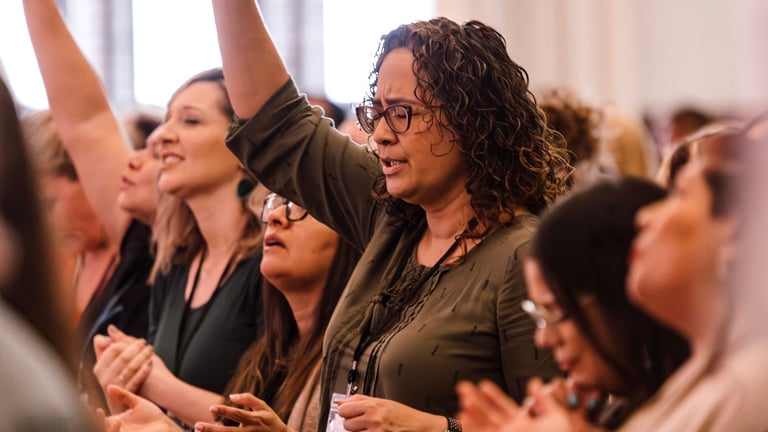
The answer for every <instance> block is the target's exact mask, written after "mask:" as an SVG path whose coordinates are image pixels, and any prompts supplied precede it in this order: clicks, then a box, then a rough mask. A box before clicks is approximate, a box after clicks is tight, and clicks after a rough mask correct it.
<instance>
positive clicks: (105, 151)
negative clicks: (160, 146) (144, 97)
mask: <svg viewBox="0 0 768 432" xmlns="http://www.w3.org/2000/svg"><path fill="white" fill-rule="evenodd" d="M24 14H25V16H26V20H27V27H28V30H29V35H30V38H31V39H32V46H33V47H34V50H35V55H36V56H37V62H38V65H39V67H40V72H41V74H42V77H43V83H44V84H45V89H46V92H47V93H48V103H49V105H50V109H51V115H52V117H53V120H54V122H55V123H56V130H57V132H58V134H59V136H60V138H61V141H62V144H63V145H64V147H65V148H66V150H67V152H68V153H69V156H70V158H71V159H72V162H73V163H74V165H75V168H76V169H77V174H78V176H79V178H80V182H81V184H82V185H83V188H84V189H85V192H86V195H87V197H88V200H89V201H90V204H91V206H92V207H93V209H94V211H95V212H96V214H97V215H98V217H99V219H100V220H101V223H102V224H103V225H104V227H105V229H106V230H107V234H108V235H109V238H110V240H111V241H114V242H115V243H116V244H119V242H120V240H121V239H122V237H123V235H124V233H125V230H126V229H127V227H128V223H129V222H130V216H129V215H128V214H127V213H126V212H124V211H123V210H122V209H120V207H119V206H118V204H117V196H118V192H119V187H120V179H121V173H122V172H123V170H124V169H125V167H126V166H127V165H128V158H129V150H128V146H127V142H126V139H125V138H124V135H123V134H122V131H121V128H120V126H119V123H118V120H117V118H116V117H115V115H114V113H113V112H112V110H111V108H110V106H109V102H108V101H107V97H106V95H105V93H104V90H103V89H102V86H101V82H100V80H99V77H98V76H97V75H96V72H95V71H94V70H93V68H92V67H91V65H90V64H89V63H88V61H87V60H86V58H85V56H84V55H83V53H82V52H81V51H80V49H79V48H78V46H77V44H76V43H75V40H74V39H73V38H72V35H71V34H70V33H69V30H68V29H67V27H66V24H65V23H64V20H63V18H62V16H61V14H60V13H59V10H58V7H57V6H56V3H55V1H54V0H24Z"/></svg>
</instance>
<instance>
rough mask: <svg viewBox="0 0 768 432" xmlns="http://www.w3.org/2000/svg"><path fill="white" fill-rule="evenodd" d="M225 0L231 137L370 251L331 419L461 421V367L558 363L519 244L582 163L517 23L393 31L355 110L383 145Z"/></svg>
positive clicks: (263, 177) (438, 23) (222, 23)
mask: <svg viewBox="0 0 768 432" xmlns="http://www.w3.org/2000/svg"><path fill="white" fill-rule="evenodd" d="M213 5H214V11H215V16H216V21H217V27H218V31H219V39H220V40H219V42H220V46H221V49H222V55H223V60H224V72H225V75H226V76H227V83H226V85H227V90H228V93H229V95H230V97H231V100H232V103H233V108H234V110H235V113H236V115H237V117H239V119H238V121H236V122H235V123H234V125H233V128H232V130H231V132H230V137H229V140H228V146H229V147H230V149H231V150H232V151H233V152H234V153H235V154H236V155H237V156H238V158H239V159H240V160H241V161H243V164H244V165H245V166H246V167H247V168H248V169H249V170H250V171H251V172H252V173H253V174H254V175H255V176H256V177H257V178H258V179H259V180H260V181H262V182H264V184H265V185H267V187H268V188H270V189H272V190H274V191H276V192H277V193H279V194H281V195H283V196H285V197H286V198H287V199H290V200H291V201H293V202H295V203H297V204H298V205H300V206H302V207H304V208H306V209H308V210H309V212H310V214H312V215H313V216H314V217H316V218H317V219H318V220H320V221H322V222H324V223H326V224H327V225H329V226H331V227H332V228H333V229H334V230H335V231H337V232H338V233H339V234H340V235H341V237H343V238H344V239H346V240H347V241H349V242H350V243H352V244H353V245H355V246H356V247H358V248H359V249H361V250H363V251H364V252H363V256H362V258H361V260H360V261H359V263H358V265H357V267H356V269H355V271H354V273H353V274H352V277H351V278H350V281H349V283H348V285H347V288H346V290H345V293H344V295H343V296H342V298H341V299H340V301H339V304H338V306H337V308H336V310H335V312H334V315H333V317H332V319H331V321H330V323H329V326H328V329H327V332H326V336H325V342H324V347H323V348H324V349H323V353H324V359H323V372H322V380H321V394H320V397H321V403H320V408H321V410H322V411H321V414H320V419H321V424H320V430H326V429H327V430H341V428H342V427H343V428H345V429H347V430H352V431H355V430H364V429H376V428H380V429H381V430H404V429H407V430H424V431H432V430H434V431H445V430H459V429H460V425H458V423H457V421H456V420H455V419H453V418H451V417H450V416H452V415H453V414H454V413H455V412H456V410H457V408H458V400H457V397H456V394H455V393H454V391H453V387H454V385H455V383H456V382H457V380H460V379H468V380H479V379H488V380H491V381H493V382H495V383H497V384H498V385H500V386H501V387H502V388H503V389H504V390H505V391H506V392H508V393H509V394H510V395H512V396H513V397H515V398H517V399H520V398H521V397H523V396H524V392H525V391H524V389H525V385H526V381H527V380H528V378H529V377H531V376H536V375H543V376H545V377H550V376H552V375H554V374H555V373H557V372H556V371H557V369H556V367H555V365H554V362H553V361H552V358H551V355H549V354H545V353H543V352H540V351H538V350H537V348H536V346H535V345H534V343H533V333H534V325H533V323H532V322H531V321H530V320H529V319H527V317H526V316H525V314H524V313H523V312H522V311H521V310H520V309H519V304H520V301H522V300H523V298H524V297H525V285H524V282H523V277H522V269H521V261H522V258H521V255H522V253H523V250H524V249H525V245H526V244H527V242H528V240H529V239H530V238H531V235H532V233H533V231H534V230H535V228H536V224H537V220H538V218H537V215H538V214H539V213H540V212H541V211H542V210H543V209H544V208H545V207H547V205H548V204H549V203H550V202H552V201H553V200H554V199H555V197H556V196H558V195H559V194H560V193H562V192H564V191H565V190H566V189H567V182H566V181H565V180H564V178H565V177H566V175H567V174H569V172H570V166H569V165H568V163H567V161H566V159H565V157H564V154H563V150H562V149H560V148H558V147H556V146H554V145H553V144H552V140H553V137H552V135H553V134H552V133H551V132H550V130H549V129H548V128H547V126H546V124H545V120H544V117H543V115H542V114H541V112H540V111H539V110H538V108H537V107H536V102H535V99H534V97H533V95H532V94H531V92H530V91H529V89H528V79H527V74H526V72H525V70H523V69H522V68H521V67H520V66H519V65H517V64H516V63H514V62H513V61H512V60H511V59H510V58H509V56H508V55H507V51H506V46H505V42H504V39H503V37H502V36H501V35H500V34H499V33H498V32H496V31H495V30H493V29H492V28H490V27H488V26H486V25H484V24H482V23H479V22H470V23H467V24H464V25H458V24H456V23H454V22H452V21H450V20H448V19H445V18H438V19H434V20H431V21H421V22H416V23H413V24H409V25H404V26H401V27H399V28H397V29H395V30H394V31H392V32H391V33H389V34H387V35H386V36H384V37H383V39H382V42H381V46H380V49H379V53H378V60H377V63H376V64H375V68H374V70H373V73H372V75H371V77H372V83H371V87H370V94H369V96H368V100H367V102H366V104H365V105H363V106H360V107H358V108H357V110H356V113H357V119H358V121H359V123H360V126H361V128H362V129H363V130H364V131H366V132H367V133H368V134H370V137H369V140H368V141H369V144H370V145H371V147H372V148H373V151H368V150H366V148H365V147H361V146H357V145H355V144H354V143H352V142H351V141H350V140H349V139H348V137H347V136H345V135H341V134H340V133H338V132H337V131H336V130H335V129H333V127H332V123H331V122H330V121H329V120H328V119H325V118H323V117H322V116H321V112H320V110H318V109H316V108H313V107H312V106H310V105H309V104H308V103H307V101H306V98H305V97H304V96H302V95H300V94H299V93H298V90H297V89H296V86H295V84H294V83H293V81H292V80H291V79H290V77H289V75H288V72H287V70H286V68H285V66H284V64H283V62H282V60H281V58H280V55H279V53H278V52H277V50H276V48H275V46H274V44H273V43H272V41H271V39H270V36H269V33H268V31H267V29H266V27H265V25H264V23H263V20H262V17H261V15H260V12H259V9H258V7H257V6H256V4H255V3H254V2H253V1H252V0H239V1H232V0H214V2H213ZM240 119H247V120H240ZM381 120H384V121H381ZM326 419H327V421H326ZM342 425H343V426H342Z"/></svg>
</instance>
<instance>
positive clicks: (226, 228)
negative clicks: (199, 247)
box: [187, 182, 249, 256]
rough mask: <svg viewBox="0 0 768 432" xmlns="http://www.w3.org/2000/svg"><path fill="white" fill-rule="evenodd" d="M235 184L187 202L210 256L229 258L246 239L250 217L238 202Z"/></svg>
mask: <svg viewBox="0 0 768 432" xmlns="http://www.w3.org/2000/svg"><path fill="white" fill-rule="evenodd" d="M236 190H237V185H236V182H235V184H232V185H230V184H226V185H224V186H222V187H220V188H218V189H217V190H215V191H213V192H211V193H208V194H206V195H205V196H199V197H195V198H191V199H188V200H187V205H189V208H190V209H191V210H192V213H193V214H194V216H195V222H196V223H197V226H198V228H199V229H200V233H201V234H202V236H203V239H204V240H205V244H206V247H207V249H208V255H209V256H220V255H229V254H230V253H231V251H232V248H233V245H235V244H237V243H238V242H239V241H240V239H241V238H242V236H243V229H244V228H245V225H246V223H247V221H248V217H249V215H248V213H247V211H245V210H243V204H242V203H241V202H240V199H239V198H237V195H236V194H235V191H236Z"/></svg>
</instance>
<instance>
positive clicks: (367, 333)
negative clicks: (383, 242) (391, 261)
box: [347, 218, 477, 397]
mask: <svg viewBox="0 0 768 432" xmlns="http://www.w3.org/2000/svg"><path fill="white" fill-rule="evenodd" d="M475 226H477V219H474V218H473V219H472V220H470V221H469V224H467V229H465V230H464V232H462V233H461V234H459V235H457V236H456V237H455V239H454V241H453V243H451V245H450V246H449V247H448V250H446V251H445V253H443V255H442V256H441V257H440V258H439V259H438V260H437V262H436V263H435V265H433V266H432V267H431V268H430V269H429V270H428V271H426V272H424V273H423V274H422V275H421V277H419V279H418V280H417V281H416V282H415V283H414V284H413V286H412V287H411V289H410V291H409V292H408V294H407V297H406V299H405V302H404V304H405V303H407V302H408V300H410V299H411V298H413V296H415V295H416V293H417V292H418V291H419V288H420V287H421V286H422V285H423V284H424V283H426V282H427V281H428V280H429V279H430V278H431V277H432V276H434V275H435V273H436V272H437V270H438V269H439V268H440V265H441V264H442V263H443V262H445V260H446V259H448V257H449V256H450V255H451V254H452V253H453V252H454V251H455V250H456V248H457V247H458V246H459V244H461V241H462V240H463V239H464V234H466V233H467V231H469V230H471V229H473V228H474V227H475ZM420 239H421V234H418V235H416V236H414V240H413V241H412V242H411V245H409V248H408V250H409V251H410V252H409V253H413V251H414V249H415V248H416V246H417V245H418V243H419V240H420ZM408 259H409V255H407V254H406V255H405V256H404V258H403V259H401V260H400V263H399V264H398V267H397V270H396V272H395V276H394V277H393V278H392V280H391V281H390V283H389V285H388V286H387V289H385V290H384V291H382V292H381V293H379V294H377V295H376V298H374V300H373V301H372V302H371V304H370V305H369V306H368V311H367V312H366V315H365V317H364V318H363V321H362V323H361V324H360V339H359V340H358V342H357V346H356V347H355V351H354V353H353V357H352V368H351V369H350V370H349V373H348V374H347V397H349V396H350V395H351V394H352V393H353V388H352V387H353V386H354V384H355V382H357V379H358V375H359V374H358V372H357V364H358V362H359V361H360V358H361V357H362V356H363V351H364V350H365V347H366V346H367V345H368V344H369V343H370V342H371V340H369V339H372V337H371V336H372V335H373V333H374V331H373V329H372V321H373V313H374V309H375V308H376V307H377V304H380V305H381V307H386V305H387V302H388V301H389V298H390V294H389V290H390V289H391V288H392V287H393V286H394V284H395V283H397V281H398V279H400V277H401V276H402V274H403V271H404V270H405V266H406V263H407V261H408ZM377 330H378V331H380V330H381V329H377Z"/></svg>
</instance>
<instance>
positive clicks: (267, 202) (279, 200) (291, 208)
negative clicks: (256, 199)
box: [261, 193, 309, 223]
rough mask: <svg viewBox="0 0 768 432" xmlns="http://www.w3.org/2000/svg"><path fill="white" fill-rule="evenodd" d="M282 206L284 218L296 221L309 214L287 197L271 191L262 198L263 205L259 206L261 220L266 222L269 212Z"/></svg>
mask: <svg viewBox="0 0 768 432" xmlns="http://www.w3.org/2000/svg"><path fill="white" fill-rule="evenodd" d="M283 206H285V218H286V219H288V220H289V221H291V222H298V221H300V220H302V219H304V218H306V217H307V215H308V214H309V212H308V211H307V210H306V209H304V208H302V207H299V206H298V205H296V204H294V203H293V202H291V201H290V200H288V198H283V197H281V196H280V195H278V194H275V193H271V194H269V195H267V197H266V198H264V206H263V207H262V208H261V222H262V223H268V222H269V214H270V213H272V212H273V211H274V210H277V209H278V208H280V207H283Z"/></svg>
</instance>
